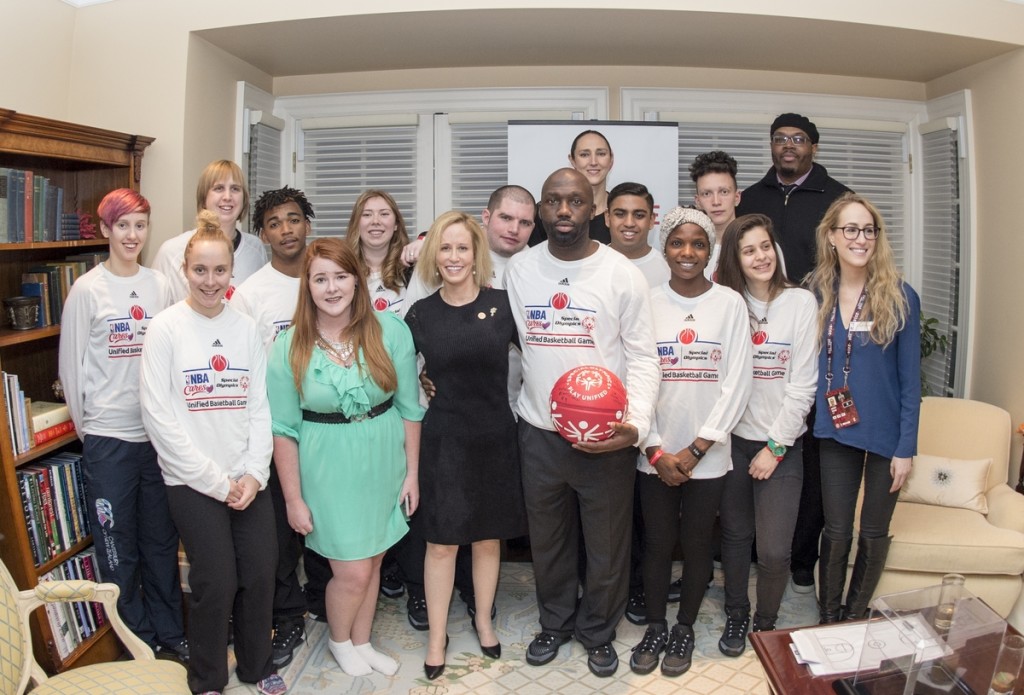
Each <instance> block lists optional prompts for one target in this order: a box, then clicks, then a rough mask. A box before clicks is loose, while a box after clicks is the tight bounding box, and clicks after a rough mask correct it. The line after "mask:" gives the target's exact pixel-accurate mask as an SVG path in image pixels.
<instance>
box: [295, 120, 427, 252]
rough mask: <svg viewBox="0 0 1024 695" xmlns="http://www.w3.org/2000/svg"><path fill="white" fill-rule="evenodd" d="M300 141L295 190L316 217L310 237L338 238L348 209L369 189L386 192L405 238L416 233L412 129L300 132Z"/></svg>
mask: <svg viewBox="0 0 1024 695" xmlns="http://www.w3.org/2000/svg"><path fill="white" fill-rule="evenodd" d="M303 141H304V148H303V158H304V167H303V171H304V176H303V180H302V181H301V185H300V187H301V188H302V189H303V190H304V191H305V193H306V196H307V198H308V199H309V202H310V203H312V204H313V209H314V211H315V212H316V219H315V220H314V222H313V236H344V234H345V232H346V229H347V227H348V218H349V215H351V214H352V206H353V205H354V204H355V201H356V199H357V198H358V197H359V195H360V194H361V193H362V192H363V191H365V190H367V189H370V188H375V189H379V190H383V191H387V192H388V193H390V194H391V195H392V196H393V197H394V198H395V201H396V202H397V203H398V207H399V209H400V210H401V211H402V216H403V217H405V223H406V227H407V229H408V231H409V233H410V234H415V233H416V230H418V229H419V225H420V224H422V221H421V220H418V219H417V216H416V215H417V192H416V165H417V127H416V126H415V125H394V126H366V127H353V128H342V127H336V128H320V129H311V130H304V131H303ZM428 222H429V221H428Z"/></svg>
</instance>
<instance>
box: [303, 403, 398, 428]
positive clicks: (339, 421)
mask: <svg viewBox="0 0 1024 695" xmlns="http://www.w3.org/2000/svg"><path fill="white" fill-rule="evenodd" d="M394 401H395V399H394V397H392V398H389V399H387V400H386V401H384V402H383V403H378V404H377V405H375V406H373V407H372V408H370V409H369V410H367V411H366V412H365V413H363V414H362V415H353V416H352V417H349V416H347V415H345V414H344V413H318V412H316V411H315V410H306V409H305V408H303V410H302V419H303V420H305V421H307V422H319V423H321V424H324V425H347V424H348V423H350V422H362V421H363V420H369V419H371V418H375V417H377V416H378V415H383V414H384V413H386V412H388V411H389V410H391V406H392V405H394Z"/></svg>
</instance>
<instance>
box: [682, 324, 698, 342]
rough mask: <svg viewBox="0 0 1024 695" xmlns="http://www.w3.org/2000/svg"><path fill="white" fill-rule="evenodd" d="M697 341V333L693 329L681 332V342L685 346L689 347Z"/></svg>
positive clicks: (685, 329)
mask: <svg viewBox="0 0 1024 695" xmlns="http://www.w3.org/2000/svg"><path fill="white" fill-rule="evenodd" d="M696 339H697V331H695V330H693V329H692V328H684V329H683V330H681V331H679V342H680V343H682V344H683V345H689V344H690V343H692V342H693V341H695V340H696Z"/></svg>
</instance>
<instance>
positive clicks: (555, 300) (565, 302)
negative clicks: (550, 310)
mask: <svg viewBox="0 0 1024 695" xmlns="http://www.w3.org/2000/svg"><path fill="white" fill-rule="evenodd" d="M551 306H552V307H554V308H555V309H564V308H565V307H567V306H569V295H567V294H566V293H565V292H558V293H557V294H555V295H554V296H553V297H551Z"/></svg>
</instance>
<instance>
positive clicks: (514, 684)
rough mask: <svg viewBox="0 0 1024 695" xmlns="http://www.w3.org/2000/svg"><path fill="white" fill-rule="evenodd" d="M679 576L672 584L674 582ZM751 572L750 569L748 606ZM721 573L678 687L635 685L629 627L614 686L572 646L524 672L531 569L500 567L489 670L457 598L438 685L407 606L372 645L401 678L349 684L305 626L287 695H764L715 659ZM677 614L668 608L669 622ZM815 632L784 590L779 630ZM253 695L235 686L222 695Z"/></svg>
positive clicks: (800, 604)
mask: <svg viewBox="0 0 1024 695" xmlns="http://www.w3.org/2000/svg"><path fill="white" fill-rule="evenodd" d="M680 571H681V570H680V569H679V567H677V568H676V576H678V575H679V573H680ZM755 581H756V571H754V568H753V567H752V568H751V587H750V588H751V597H753V595H754V594H753V590H754V582H755ZM722 601H723V588H722V576H721V570H715V583H714V585H713V586H712V587H711V588H709V589H708V592H707V594H706V595H705V597H704V603H703V604H702V606H701V612H700V617H699V619H698V622H697V624H696V625H695V626H694V629H695V631H696V635H697V647H696V650H695V652H694V659H693V667H692V668H691V669H690V671H689V672H688V673H686V674H684V675H683V676H681V677H680V678H675V679H672V678H665V677H663V676H661V675H660V672H659V671H657V670H655V671H654V673H652V674H650V675H647V676H638V675H636V674H634V673H633V672H632V671H630V669H629V655H630V649H631V648H632V647H633V646H634V645H635V644H636V643H637V642H639V641H640V639H641V637H642V636H643V632H644V628H643V627H638V626H636V625H633V624H631V623H630V622H628V621H627V620H626V619H625V618H623V619H622V622H621V623H620V624H619V627H618V630H617V633H618V634H617V639H616V640H615V647H616V651H617V652H618V655H619V661H620V663H619V670H618V672H617V673H616V674H615V675H614V676H612V677H611V678H597V677H595V676H594V675H592V674H591V673H590V671H589V670H588V669H587V655H586V650H585V649H584V648H583V647H582V645H580V644H579V643H578V642H575V641H573V642H570V643H569V644H567V645H565V646H563V647H562V649H561V651H560V652H559V655H558V657H557V658H556V659H555V660H554V661H553V662H551V663H550V664H548V665H547V666H540V667H533V666H530V665H529V664H527V663H526V660H525V658H524V654H525V651H526V646H527V645H528V644H529V643H530V640H531V639H533V636H534V634H535V633H536V632H537V631H538V630H539V629H540V627H539V624H538V623H537V606H536V599H535V595H534V586H533V568H532V566H531V565H530V564H529V563H520V562H505V563H502V566H501V578H500V581H499V584H498V596H497V606H498V618H497V621H496V627H497V629H498V634H499V637H500V639H501V643H502V649H503V653H502V658H501V659H500V660H494V659H489V658H485V657H484V656H482V655H481V654H480V648H479V644H478V643H477V639H476V635H475V633H474V632H473V630H472V628H471V627H470V624H469V618H468V617H467V615H466V610H465V605H464V604H463V603H462V602H461V601H460V600H459V599H458V598H457V597H455V598H453V600H452V607H451V618H450V620H449V623H448V632H449V635H450V636H451V646H450V647H449V648H448V657H447V661H446V663H447V669H446V670H445V674H444V676H442V677H441V678H439V679H438V680H435V681H428V680H427V679H426V678H425V677H424V675H423V657H424V654H425V652H426V633H425V632H417V631H416V630H413V629H412V628H411V627H410V626H409V623H408V621H407V620H406V611H405V598H404V597H403V598H400V599H386V598H383V597H382V598H381V599H380V601H379V603H378V608H377V618H376V621H375V623H374V630H373V640H372V641H373V644H374V646H375V647H376V648H377V649H380V650H382V651H385V652H387V653H388V654H390V655H391V656H393V657H394V658H396V659H398V661H399V663H400V664H401V668H400V669H399V671H398V673H397V674H396V675H395V676H392V677H390V678H389V677H387V676H383V675H380V674H376V673H375V674H373V675H371V676H368V677H365V678H351V677H349V676H347V675H345V674H344V673H343V672H342V671H341V669H340V668H339V667H338V665H337V664H336V663H335V661H334V658H333V657H332V656H331V654H330V651H329V650H328V649H327V625H326V624H323V623H317V622H313V621H307V624H306V630H307V640H306V642H305V643H304V644H303V645H302V647H301V648H300V649H299V650H298V651H297V652H296V656H295V659H294V661H292V663H291V664H290V665H289V666H288V667H287V668H286V669H284V670H283V671H282V675H283V676H284V678H285V680H286V681H287V682H288V684H289V686H291V690H290V691H289V692H291V693H292V694H293V695H325V694H327V693H330V694H332V695H333V694H335V693H358V694H360V695H370V694H374V693H403V695H404V694H405V693H408V695H461V694H464V693H492V694H498V693H521V694H522V695H546V694H548V693H566V694H569V695H573V694H576V693H607V694H608V695H625V694H626V693H640V694H644V695H666V694H667V693H675V692H687V693H701V694H702V695H739V694H741V693H767V692H768V688H767V686H766V685H765V683H764V680H763V677H762V674H761V667H760V665H759V664H758V661H757V658H756V657H755V656H754V653H753V651H752V650H751V649H750V648H749V646H748V648H747V651H746V652H744V654H743V656H741V657H739V658H736V659H731V658H729V657H726V656H723V655H722V654H721V653H720V652H719V651H718V638H719V637H720V636H721V631H722V627H723V625H724V623H725V616H724V614H723V611H722ZM672 610H673V607H672V605H671V604H670V605H669V613H670V615H671V614H672ZM816 623H817V605H816V603H815V598H814V594H796V593H793V592H792V590H791V589H787V590H786V595H785V597H784V599H783V605H782V610H781V612H780V615H779V627H793V626H796V625H810V624H816ZM247 692H255V688H250V687H249V686H246V685H241V684H239V683H238V681H237V680H236V679H235V678H234V676H232V681H231V685H230V686H229V687H228V688H227V690H225V694H226V695H242V693H247Z"/></svg>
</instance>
